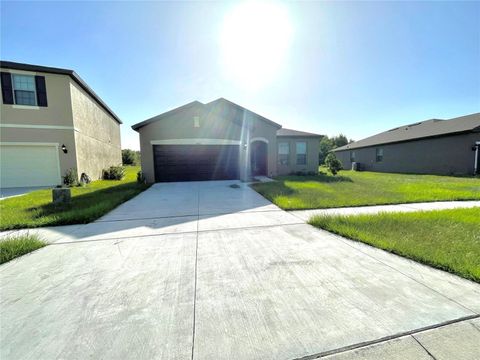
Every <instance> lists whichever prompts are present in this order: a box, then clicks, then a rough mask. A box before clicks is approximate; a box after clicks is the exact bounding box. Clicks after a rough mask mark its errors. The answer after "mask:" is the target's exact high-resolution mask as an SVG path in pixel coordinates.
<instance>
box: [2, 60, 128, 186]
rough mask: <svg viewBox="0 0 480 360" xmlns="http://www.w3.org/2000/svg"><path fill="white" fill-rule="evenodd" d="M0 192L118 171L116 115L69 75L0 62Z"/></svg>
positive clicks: (96, 177) (69, 73)
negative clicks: (115, 168)
mask: <svg viewBox="0 0 480 360" xmlns="http://www.w3.org/2000/svg"><path fill="white" fill-rule="evenodd" d="M0 68H1V89H2V104H1V121H0V164H1V166H0V176H1V177H0V186H1V187H2V188H10V187H25V186H28V187H30V186H51V185H58V184H61V183H62V176H64V175H65V173H66V172H67V171H68V170H69V169H75V170H76V171H77V173H78V175H79V176H80V174H82V173H86V174H87V175H89V176H90V177H91V178H92V179H98V178H100V177H101V176H102V170H103V169H104V168H107V167H109V166H112V165H121V163H122V153H121V146H120V124H121V123H122V122H121V121H120V119H119V118H118V116H117V115H115V113H114V112H113V111H112V110H111V109H110V108H109V107H108V106H107V105H106V104H105V103H104V102H103V101H102V99H100V97H99V96H98V95H97V94H95V92H94V91H93V90H92V89H91V88H90V87H89V86H88V85H87V84H86V83H85V82H84V81H83V80H82V79H81V78H80V76H78V75H77V74H76V73H75V72H74V71H72V70H67V69H59V68H53V67H46V66H38V65H30V64H22V63H16V62H10V61H0Z"/></svg>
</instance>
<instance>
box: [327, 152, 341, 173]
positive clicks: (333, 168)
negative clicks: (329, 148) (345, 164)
mask: <svg viewBox="0 0 480 360" xmlns="http://www.w3.org/2000/svg"><path fill="white" fill-rule="evenodd" d="M325 165H326V167H327V168H328V170H329V171H330V172H331V173H332V175H337V173H338V172H339V171H340V170H342V163H341V162H340V160H338V159H337V157H336V156H335V154H334V153H329V154H328V155H327V157H326V158H325Z"/></svg>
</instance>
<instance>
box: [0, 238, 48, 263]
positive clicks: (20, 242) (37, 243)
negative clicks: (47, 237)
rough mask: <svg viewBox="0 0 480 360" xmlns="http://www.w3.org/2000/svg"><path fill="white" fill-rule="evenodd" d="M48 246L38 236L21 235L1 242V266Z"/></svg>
mask: <svg viewBox="0 0 480 360" xmlns="http://www.w3.org/2000/svg"><path fill="white" fill-rule="evenodd" d="M45 245H47V243H45V242H44V241H42V240H40V239H39V238H38V237H37V236H36V235H30V234H26V235H19V236H14V237H11V238H9V239H6V240H2V241H0V264H3V263H5V262H7V261H10V260H12V259H15V258H16V257H19V256H22V255H24V254H27V253H29V252H32V251H34V250H37V249H40V248H41V247H44V246H45Z"/></svg>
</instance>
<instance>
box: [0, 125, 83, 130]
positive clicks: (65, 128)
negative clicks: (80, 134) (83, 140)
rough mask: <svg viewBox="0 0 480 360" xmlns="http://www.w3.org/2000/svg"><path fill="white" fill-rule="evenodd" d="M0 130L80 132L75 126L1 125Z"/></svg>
mask: <svg viewBox="0 0 480 360" xmlns="http://www.w3.org/2000/svg"><path fill="white" fill-rule="evenodd" d="M0 128H14V129H50V130H75V131H78V130H77V129H75V128H74V127H73V126H62V125H34V124H0Z"/></svg>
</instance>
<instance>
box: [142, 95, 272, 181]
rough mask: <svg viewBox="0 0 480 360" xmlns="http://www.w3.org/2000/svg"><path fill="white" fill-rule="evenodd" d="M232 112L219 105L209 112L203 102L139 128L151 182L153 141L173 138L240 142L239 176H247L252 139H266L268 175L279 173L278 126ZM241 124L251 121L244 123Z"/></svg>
mask: <svg viewBox="0 0 480 360" xmlns="http://www.w3.org/2000/svg"><path fill="white" fill-rule="evenodd" d="M225 107H228V105H225ZM232 109H233V110H232V111H229V109H226V108H216V109H215V111H208V112H207V111H206V110H205V107H204V106H202V105H201V104H193V105H192V106H190V107H187V108H184V109H182V110H181V111H178V112H175V113H172V114H171V115H169V116H166V117H163V118H162V119H160V120H158V121H154V122H151V123H150V124H147V125H145V126H143V127H141V128H140V129H138V132H139V136H140V151H141V154H142V157H141V158H142V171H143V173H144V174H145V177H146V179H147V181H148V182H154V181H155V171H154V161H153V145H152V143H151V142H152V141H154V140H174V139H177V140H178V139H220V140H234V141H241V142H242V146H241V148H240V156H239V158H240V164H239V167H240V177H241V178H242V179H243V178H246V177H247V176H248V171H249V165H250V160H249V159H250V154H249V146H248V145H247V147H245V146H243V144H249V143H250V140H251V139H255V138H263V139H265V140H266V141H267V142H268V154H267V155H268V174H270V175H272V176H273V175H276V146H277V145H276V130H277V127H276V126H274V125H273V124H270V123H267V122H265V121H263V120H260V118H259V117H258V116H256V115H254V114H253V113H250V112H248V111H236V110H235V107H232ZM195 116H199V118H200V127H194V120H193V119H194V117H195ZM242 124H248V125H247V126H243V131H242Z"/></svg>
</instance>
